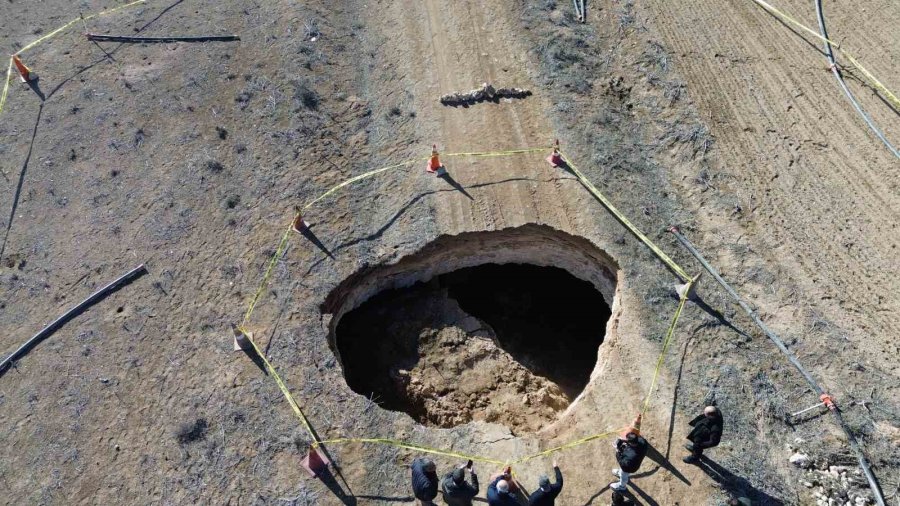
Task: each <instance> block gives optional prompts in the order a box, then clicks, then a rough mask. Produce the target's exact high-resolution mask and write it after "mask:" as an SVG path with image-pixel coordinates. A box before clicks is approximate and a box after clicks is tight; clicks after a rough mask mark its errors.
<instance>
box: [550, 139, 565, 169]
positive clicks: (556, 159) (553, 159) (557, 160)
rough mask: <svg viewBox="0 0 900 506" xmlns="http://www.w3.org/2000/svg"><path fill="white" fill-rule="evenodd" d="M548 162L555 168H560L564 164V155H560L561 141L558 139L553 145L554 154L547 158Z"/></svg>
mask: <svg viewBox="0 0 900 506" xmlns="http://www.w3.org/2000/svg"><path fill="white" fill-rule="evenodd" d="M547 162H549V163H550V165H551V166H553V167H559V166H561V165H562V164H563V163H564V162H563V159H562V155H561V154H560V153H559V139H556V142H555V143H553V152H552V153H550V156H548V157H547Z"/></svg>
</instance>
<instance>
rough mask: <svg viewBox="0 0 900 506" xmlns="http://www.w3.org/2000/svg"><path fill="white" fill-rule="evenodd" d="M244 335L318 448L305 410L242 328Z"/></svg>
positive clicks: (317, 439) (317, 440)
mask: <svg viewBox="0 0 900 506" xmlns="http://www.w3.org/2000/svg"><path fill="white" fill-rule="evenodd" d="M238 330H240V331H241V332H242V333H243V334H244V338H246V339H247V340H248V341H250V344H252V345H253V349H254V350H255V351H256V354H257V356H259V358H261V359H262V361H263V363H264V364H265V365H266V370H268V371H269V374H270V375H271V376H272V378H274V379H275V383H277V384H278V388H280V389H281V393H283V394H284V397H285V398H286V399H287V401H288V404H290V405H291V409H293V410H294V413H295V414H296V415H297V418H299V419H300V422H301V423H303V427H304V428H306V432H308V433H309V437H310V438H312V440H313V445H314V446H318V445H319V444H320V442H319V438H317V437H316V433H315V432H314V431H313V428H312V425H310V423H309V420H308V419H307V418H306V415H305V414H303V410H301V409H300V405H299V404H297V401H295V400H294V396H293V395H291V391H290V390H288V387H287V386H286V385H285V384H284V381H282V380H281V376H279V375H278V372H276V371H275V368H274V367H272V364H271V363H269V359H267V358H266V356H265V355H263V352H262V350H260V349H259V346H257V345H256V342H255V341H254V340H253V339H251V338H250V336H249V335H248V334H247V332H246V331H244V329H243V328H242V327H238Z"/></svg>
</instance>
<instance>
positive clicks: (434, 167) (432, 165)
mask: <svg viewBox="0 0 900 506" xmlns="http://www.w3.org/2000/svg"><path fill="white" fill-rule="evenodd" d="M443 168H444V164H442V163H441V159H440V157H439V156H438V150H437V144H432V145H431V159H430V160H428V166H427V167H426V168H425V170H427V171H428V172H430V173H432V174H434V173H435V172H438V171H440V170H441V169H443Z"/></svg>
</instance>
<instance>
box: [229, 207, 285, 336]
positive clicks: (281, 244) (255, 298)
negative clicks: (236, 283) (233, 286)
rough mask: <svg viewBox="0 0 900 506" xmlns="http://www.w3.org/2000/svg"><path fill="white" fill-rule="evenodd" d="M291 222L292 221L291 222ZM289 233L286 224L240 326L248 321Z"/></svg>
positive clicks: (282, 250) (267, 282)
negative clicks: (285, 228)
mask: <svg viewBox="0 0 900 506" xmlns="http://www.w3.org/2000/svg"><path fill="white" fill-rule="evenodd" d="M292 223H293V222H292ZM290 235H291V227H290V226H288V229H287V230H285V231H284V234H283V235H282V236H281V241H279V242H278V248H276V249H275V254H274V255H272V259H271V260H269V265H268V267H266V272H265V274H263V279H262V282H261V283H260V284H259V288H257V289H256V293H255V294H254V295H253V298H252V299H250V305H249V306H248V307H247V312H246V313H244V319H243V321H242V322H241V327H244V326H246V325H247V323H248V322H249V321H250V315H251V314H252V313H253V309H255V308H256V303H257V302H259V298H260V297H261V296H262V293H263V290H265V289H266V286H268V284H269V278H270V277H271V276H272V271H273V270H274V269H275V264H276V263H278V258H279V257H281V255H282V254H283V253H284V250H285V248H287V243H288V238H289V237H290Z"/></svg>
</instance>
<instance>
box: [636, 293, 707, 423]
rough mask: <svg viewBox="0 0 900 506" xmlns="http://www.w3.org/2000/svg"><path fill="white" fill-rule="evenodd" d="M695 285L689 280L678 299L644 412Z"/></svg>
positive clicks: (644, 405)
mask: <svg viewBox="0 0 900 506" xmlns="http://www.w3.org/2000/svg"><path fill="white" fill-rule="evenodd" d="M693 285H694V281H693V280H691V281H688V283H687V286H686V287H685V290H684V292H683V293H682V294H681V300H680V301H678V309H676V310H675V316H673V317H672V323H671V324H670V325H669V330H668V331H666V338H665V339H664V340H663V346H662V351H661V352H660V354H659V358H658V359H656V370H655V371H653V380H652V381H651V382H650V390H649V391H648V392H647V397H646V398H645V399H644V404H643V406H642V407H641V413H642V414H643V413H644V412H646V411H647V408H649V407H650V397H651V396H653V390H654V389H655V388H656V379H657V378H658V377H659V370H660V369H662V364H663V359H664V358H665V356H666V351H667V350H668V349H669V343H670V342H672V335H673V334H674V333H675V324H676V323H678V318H679V317H680V316H681V310H682V309H684V303H685V302H687V298H688V295H689V294H690V293H691V287H692V286H693Z"/></svg>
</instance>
